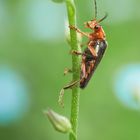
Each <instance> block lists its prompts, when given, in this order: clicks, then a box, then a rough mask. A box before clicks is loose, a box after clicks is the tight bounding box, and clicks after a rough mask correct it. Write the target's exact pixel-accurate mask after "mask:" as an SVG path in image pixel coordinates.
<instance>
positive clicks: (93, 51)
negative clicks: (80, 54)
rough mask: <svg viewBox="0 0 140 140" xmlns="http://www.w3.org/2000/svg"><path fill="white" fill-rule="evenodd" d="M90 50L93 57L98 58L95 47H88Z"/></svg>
mask: <svg viewBox="0 0 140 140" xmlns="http://www.w3.org/2000/svg"><path fill="white" fill-rule="evenodd" d="M88 49H89V50H90V52H91V53H92V55H93V56H94V57H97V53H96V51H95V49H94V48H93V45H90V44H89V45H88Z"/></svg>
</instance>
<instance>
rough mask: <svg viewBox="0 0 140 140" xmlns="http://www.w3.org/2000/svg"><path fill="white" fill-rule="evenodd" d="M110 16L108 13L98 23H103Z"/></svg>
mask: <svg viewBox="0 0 140 140" xmlns="http://www.w3.org/2000/svg"><path fill="white" fill-rule="evenodd" d="M107 16H108V14H107V13H106V14H105V16H104V17H103V18H101V19H100V20H99V21H98V22H102V21H103V20H104V19H106V18H107Z"/></svg>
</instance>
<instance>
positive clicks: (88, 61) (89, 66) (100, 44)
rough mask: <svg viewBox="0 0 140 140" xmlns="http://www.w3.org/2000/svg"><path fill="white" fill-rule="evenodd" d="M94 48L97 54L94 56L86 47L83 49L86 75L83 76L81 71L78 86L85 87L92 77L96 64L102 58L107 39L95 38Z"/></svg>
mask: <svg viewBox="0 0 140 140" xmlns="http://www.w3.org/2000/svg"><path fill="white" fill-rule="evenodd" d="M93 48H94V49H95V51H96V53H97V56H96V57H94V56H93V55H92V54H91V52H90V50H89V49H88V48H86V49H85V51H84V52H85V54H86V55H85V56H86V57H85V73H86V77H83V71H81V76H80V77H81V82H80V88H82V89H83V88H85V87H86V85H87V84H88V82H89V80H90V78H91V77H92V75H93V73H94V71H95V70H96V68H97V66H98V65H99V63H100V61H101V59H102V58H103V55H104V52H105V50H106V48H107V41H106V40H97V41H96V43H95V45H94V46H93Z"/></svg>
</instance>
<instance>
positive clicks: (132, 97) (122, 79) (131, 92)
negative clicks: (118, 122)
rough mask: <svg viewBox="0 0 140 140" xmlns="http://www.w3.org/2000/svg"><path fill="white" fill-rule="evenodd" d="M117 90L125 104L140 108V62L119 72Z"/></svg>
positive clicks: (116, 82)
mask: <svg viewBox="0 0 140 140" xmlns="http://www.w3.org/2000/svg"><path fill="white" fill-rule="evenodd" d="M115 92H116V96H117V97H118V99H119V100H120V101H121V102H122V103H123V104H124V105H126V106H128V107H130V108H132V109H136V110H139V109H140V64H131V65H127V66H125V67H123V68H122V69H121V70H120V71H119V72H118V74H117V75H116V78H115Z"/></svg>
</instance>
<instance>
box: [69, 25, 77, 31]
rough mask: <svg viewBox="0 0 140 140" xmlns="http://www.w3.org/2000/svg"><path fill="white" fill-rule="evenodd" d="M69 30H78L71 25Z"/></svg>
mask: <svg viewBox="0 0 140 140" xmlns="http://www.w3.org/2000/svg"><path fill="white" fill-rule="evenodd" d="M69 28H70V29H72V30H77V28H76V27H75V26H73V25H69Z"/></svg>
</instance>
